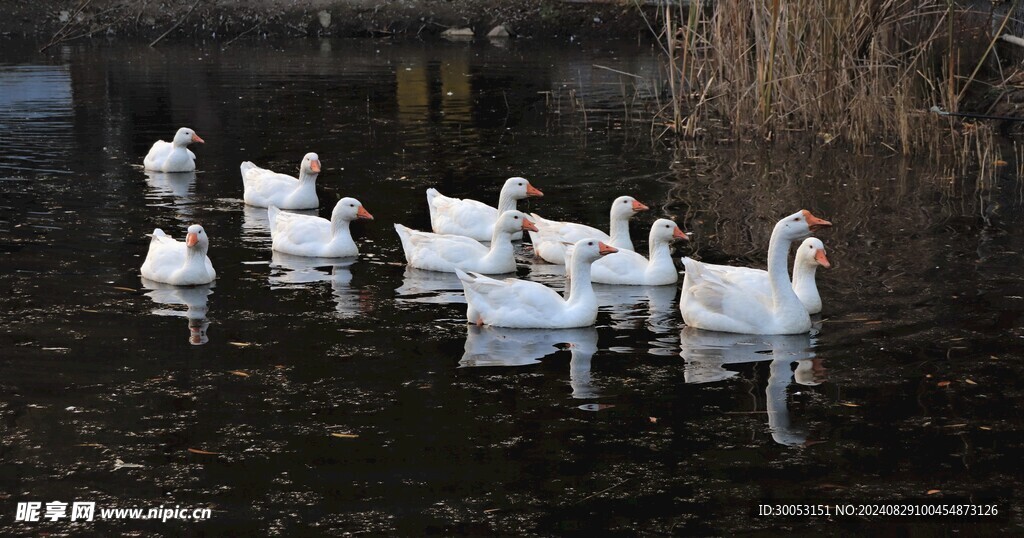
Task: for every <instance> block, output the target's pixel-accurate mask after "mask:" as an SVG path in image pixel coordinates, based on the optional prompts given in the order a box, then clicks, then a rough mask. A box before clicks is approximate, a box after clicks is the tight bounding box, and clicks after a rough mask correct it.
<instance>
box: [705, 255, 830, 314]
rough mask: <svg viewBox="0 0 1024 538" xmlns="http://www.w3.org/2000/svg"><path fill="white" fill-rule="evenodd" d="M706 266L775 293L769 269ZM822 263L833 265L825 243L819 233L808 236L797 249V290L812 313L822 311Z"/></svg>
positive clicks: (735, 280) (730, 278) (740, 282)
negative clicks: (819, 276) (819, 277)
mask: <svg viewBox="0 0 1024 538" xmlns="http://www.w3.org/2000/svg"><path fill="white" fill-rule="evenodd" d="M703 265H704V269H705V270H708V271H712V272H714V273H715V274H716V275H718V277H719V278H722V279H724V280H727V281H729V282H733V283H736V284H738V285H741V286H745V287H747V288H748V289H749V290H750V291H751V292H752V293H761V294H763V295H770V294H771V285H770V280H769V278H768V271H765V270H763V269H753V268H750V267H733V266H730V265H713V264H710V263H705V264H703ZM818 266H821V267H824V268H826V269H828V268H830V267H832V264H831V263H829V261H828V257H827V256H826V255H825V244H824V243H822V242H821V239H818V238H817V237H808V238H807V239H804V242H803V243H800V246H799V247H797V249H796V257H795V258H794V259H793V291H794V292H796V296H797V297H799V298H800V302H801V303H803V304H804V307H806V308H807V313H808V314H817V313H820V312H821V294H819V293H818V285H817V282H816V281H815V273H816V272H817V270H818Z"/></svg>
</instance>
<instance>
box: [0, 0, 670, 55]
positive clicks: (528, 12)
mask: <svg viewBox="0 0 1024 538" xmlns="http://www.w3.org/2000/svg"><path fill="white" fill-rule="evenodd" d="M6 4H7V5H6V6H4V7H3V11H4V12H5V15H6V16H4V17H0V35H3V37H4V38H7V39H12V38H13V39H19V38H20V39H31V40H36V41H39V42H40V43H42V44H46V43H48V42H50V41H54V40H56V41H64V40H70V39H80V38H85V37H97V36H118V37H136V38H144V39H150V40H153V39H157V38H159V37H160V36H162V35H164V34H165V33H166V34H167V35H166V37H164V39H182V38H187V37H192V38H203V39H216V40H223V41H228V40H231V39H235V38H237V37H240V36H243V37H244V36H264V35H265V36H274V37H280V36H293V37H300V36H335V37H357V36H387V35H401V36H412V35H415V36H421V37H423V36H436V35H441V34H442V33H444V32H445V31H447V30H452V31H456V32H458V33H461V34H465V35H467V37H468V35H469V34H468V32H467V31H466V29H469V30H471V31H472V35H474V36H476V37H483V36H486V35H488V34H489V33H491V32H492V31H495V30H496V27H499V26H501V27H503V29H504V31H507V32H508V33H509V34H511V35H513V36H515V35H519V36H524V37H569V36H577V37H603V38H609V37H626V38H636V37H637V36H638V35H644V36H645V37H646V36H647V35H649V29H648V28H647V26H646V24H645V23H644V20H643V17H642V16H641V15H640V12H639V9H638V8H637V7H636V6H635V4H633V3H628V4H626V3H599V2H580V1H579V0H571V1H563V0H449V1H439V0H398V1H393V2H378V1H371V0H303V1H297V2H293V1H287V0H252V1H241V0H165V1H152V0H150V1H147V0H141V1H140V0H74V1H71V0H40V1H37V2H7V3H6ZM12 4H13V5H12ZM645 9H654V8H650V7H649V8H645ZM497 32H498V33H499V34H500V33H504V32H503V30H502V29H498V30H497ZM54 38H56V39H54Z"/></svg>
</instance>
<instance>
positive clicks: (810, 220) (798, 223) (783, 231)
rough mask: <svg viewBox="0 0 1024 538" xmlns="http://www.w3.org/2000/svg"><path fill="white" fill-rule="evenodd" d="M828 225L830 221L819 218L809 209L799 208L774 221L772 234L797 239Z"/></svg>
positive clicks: (782, 237)
mask: <svg viewBox="0 0 1024 538" xmlns="http://www.w3.org/2000/svg"><path fill="white" fill-rule="evenodd" d="M829 226H832V223H831V222H829V221H827V220H823V219H819V218H818V217H815V216H814V215H812V214H811V212H810V211H808V210H806V209H801V210H800V211H797V212H796V213H793V214H792V215H790V216H788V217H785V218H783V219H782V220H780V221H779V222H778V223H776V224H775V230H773V231H772V234H773V235H778V237H779V238H780V239H785V240H787V241H799V240H800V239H803V238H805V237H807V236H809V235H811V234H812V233H814V232H816V231H818V230H820V229H821V228H826V227H829Z"/></svg>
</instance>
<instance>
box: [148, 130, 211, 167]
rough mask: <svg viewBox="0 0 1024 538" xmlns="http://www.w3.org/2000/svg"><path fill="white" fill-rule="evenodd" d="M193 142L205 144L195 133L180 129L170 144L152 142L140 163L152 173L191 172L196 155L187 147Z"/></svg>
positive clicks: (158, 141)
mask: <svg viewBox="0 0 1024 538" xmlns="http://www.w3.org/2000/svg"><path fill="white" fill-rule="evenodd" d="M193 142H197V143H199V144H204V143H205V142H204V141H203V139H202V138H199V135H197V134H196V132H195V131H193V130H192V129H189V128H188V127H182V128H181V129H178V132H177V133H175V134H174V138H172V139H171V141H170V142H164V141H163V140H157V141H156V142H154V143H153V147H151V148H149V153H147V154H146V158H145V160H143V161H142V162H143V164H144V165H145V167H146V170H151V171H154V172H192V171H193V170H195V169H196V155H195V153H192V151H190V150H189V149H188V145H189V144H191V143H193Z"/></svg>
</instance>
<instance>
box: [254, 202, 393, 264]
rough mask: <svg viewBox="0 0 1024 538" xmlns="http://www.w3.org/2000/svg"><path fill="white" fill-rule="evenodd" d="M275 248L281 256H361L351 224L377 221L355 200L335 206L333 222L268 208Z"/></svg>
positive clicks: (332, 215)
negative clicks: (350, 227) (353, 222)
mask: <svg viewBox="0 0 1024 538" xmlns="http://www.w3.org/2000/svg"><path fill="white" fill-rule="evenodd" d="M267 217H268V219H269V220H270V238H271V241H272V242H273V245H272V248H273V249H274V250H276V251H278V252H283V253H285V254H292V255H294V256H306V257H311V258H344V257H348V256H357V255H358V254H359V247H357V246H356V242H355V241H353V240H352V233H351V232H350V231H349V223H351V222H352V221H354V220H357V219H366V220H373V215H371V214H370V212H369V211H367V210H366V208H364V207H363V204H361V203H360V202H359V200H356V199H355V198H342V199H341V200H338V203H337V204H335V205H334V211H332V212H331V220H327V219H324V218H320V217H317V216H314V215H300V214H298V213H289V212H287V211H281V210H280V209H278V208H277V207H274V206H270V207H269V208H267Z"/></svg>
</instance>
